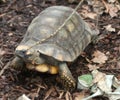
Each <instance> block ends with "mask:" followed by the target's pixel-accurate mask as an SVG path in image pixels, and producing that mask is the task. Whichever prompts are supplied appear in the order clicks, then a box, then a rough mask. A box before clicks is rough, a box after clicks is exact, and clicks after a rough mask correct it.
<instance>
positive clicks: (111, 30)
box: [104, 24, 115, 32]
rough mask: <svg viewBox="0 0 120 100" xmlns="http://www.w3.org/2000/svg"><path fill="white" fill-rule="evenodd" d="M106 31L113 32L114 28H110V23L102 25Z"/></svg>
mask: <svg viewBox="0 0 120 100" xmlns="http://www.w3.org/2000/svg"><path fill="white" fill-rule="evenodd" d="M104 27H105V29H106V30H107V31H110V32H115V28H112V26H111V24H109V25H107V26H104Z"/></svg>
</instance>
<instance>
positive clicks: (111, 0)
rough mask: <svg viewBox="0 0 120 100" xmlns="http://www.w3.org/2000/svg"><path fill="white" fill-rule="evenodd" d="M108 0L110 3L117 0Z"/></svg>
mask: <svg viewBox="0 0 120 100" xmlns="http://www.w3.org/2000/svg"><path fill="white" fill-rule="evenodd" d="M107 1H108V2H109V3H110V2H112V3H114V2H115V1H116V0H107Z"/></svg>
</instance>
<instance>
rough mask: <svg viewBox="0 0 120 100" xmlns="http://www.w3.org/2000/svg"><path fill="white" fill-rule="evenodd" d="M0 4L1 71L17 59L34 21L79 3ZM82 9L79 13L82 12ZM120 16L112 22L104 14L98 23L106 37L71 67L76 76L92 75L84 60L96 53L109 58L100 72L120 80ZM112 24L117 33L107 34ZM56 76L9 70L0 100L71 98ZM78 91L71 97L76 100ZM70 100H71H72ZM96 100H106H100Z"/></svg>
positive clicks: (30, 0)
mask: <svg viewBox="0 0 120 100" xmlns="http://www.w3.org/2000/svg"><path fill="white" fill-rule="evenodd" d="M5 1H6V2H0V61H1V62H0V65H1V66H0V70H2V69H3V67H4V66H5V65H6V64H7V63H8V62H9V61H11V60H12V59H13V58H14V50H15V48H16V46H17V45H18V44H19V43H20V41H21V40H22V38H23V35H24V34H25V32H26V30H27V27H28V25H29V24H30V22H31V20H32V19H33V18H34V17H35V16H37V15H38V14H39V13H40V12H41V11H42V10H44V9H45V8H46V7H49V6H53V5H65V6H71V7H73V8H75V6H76V5H77V3H74V4H69V3H68V2H67V0H46V3H45V4H44V3H43V0H5ZM81 10H82V9H79V11H81ZM119 18H120V14H119V15H118V17H114V18H111V17H110V15H108V14H102V16H100V19H99V30H100V33H102V34H106V35H105V38H103V39H101V40H100V41H99V42H98V43H97V44H95V45H93V46H92V50H90V51H89V52H86V53H85V52H84V56H85V57H81V56H80V57H79V58H78V59H77V60H76V61H75V62H73V63H72V64H70V65H69V66H70V69H71V71H72V74H73V76H74V77H75V78H76V80H77V76H79V75H81V74H85V73H90V71H89V69H88V68H87V67H86V65H87V63H88V62H87V61H86V60H85V58H86V57H87V58H89V59H91V54H92V53H93V51H94V50H100V51H101V52H103V53H105V54H108V56H109V59H108V61H107V62H106V63H105V64H103V65H102V66H103V67H101V68H100V70H101V71H102V72H105V73H107V74H114V75H116V76H117V77H118V78H119V79H120V75H119V73H120V58H119V57H120V34H117V33H118V31H119V29H120V19H119ZM108 24H111V25H112V26H113V27H114V28H116V32H108V31H106V30H105V29H104V26H106V25H108ZM56 77H58V76H57V75H49V74H41V73H37V72H21V71H16V70H14V69H12V68H7V69H6V70H5V71H4V73H3V74H2V76H1V77H0V100H8V99H9V100H16V98H18V97H19V96H21V95H22V94H26V95H27V96H29V97H30V98H31V99H32V100H43V99H44V98H47V96H48V98H47V100H65V99H67V98H68V97H67V96H66V94H65V93H64V94H63V95H62V97H60V94H62V91H63V90H62V88H61V85H60V84H59V83H56ZM77 93H79V90H77V89H76V90H75V91H74V92H72V93H71V95H70V96H72V98H73V100H74V97H75V95H76V94H77ZM69 100H70V99H69ZM94 100H107V98H104V97H97V98H95V99H94Z"/></svg>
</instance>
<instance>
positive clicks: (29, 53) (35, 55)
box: [15, 45, 44, 64]
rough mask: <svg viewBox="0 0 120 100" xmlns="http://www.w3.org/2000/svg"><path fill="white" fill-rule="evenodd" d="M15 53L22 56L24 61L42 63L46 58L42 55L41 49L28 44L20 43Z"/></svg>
mask: <svg viewBox="0 0 120 100" xmlns="http://www.w3.org/2000/svg"><path fill="white" fill-rule="evenodd" d="M15 55H16V56H18V57H20V58H22V59H23V61H24V62H27V63H31V64H42V63H43V62H44V59H43V58H41V57H40V52H39V51H37V50H36V49H33V48H29V46H26V45H19V46H18V47H17V48H16V51H15Z"/></svg>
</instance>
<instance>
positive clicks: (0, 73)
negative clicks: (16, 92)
mask: <svg viewBox="0 0 120 100" xmlns="http://www.w3.org/2000/svg"><path fill="white" fill-rule="evenodd" d="M10 63H11V62H8V63H7V64H6V65H5V66H4V67H3V69H2V70H1V71H0V76H1V75H2V74H3V73H4V71H5V69H7V68H8V67H9V65H10Z"/></svg>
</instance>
